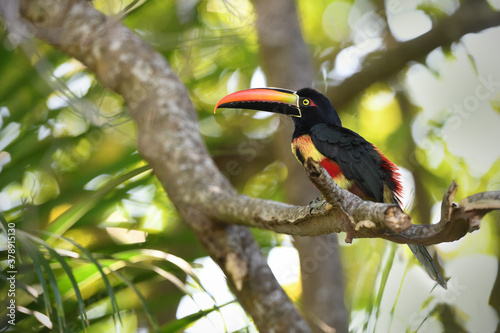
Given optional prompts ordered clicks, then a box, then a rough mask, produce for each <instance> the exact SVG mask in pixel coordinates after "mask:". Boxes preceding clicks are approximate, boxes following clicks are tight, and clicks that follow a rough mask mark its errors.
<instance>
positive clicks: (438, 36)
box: [327, 0, 500, 108]
mask: <svg viewBox="0 0 500 333" xmlns="http://www.w3.org/2000/svg"><path fill="white" fill-rule="evenodd" d="M471 13H474V14H471ZM499 25H500V12H497V11H495V10H493V9H492V8H491V7H490V5H489V4H488V3H487V2H486V1H484V0H475V1H466V2H463V3H462V4H461V6H460V7H459V8H458V9H457V11H456V12H455V13H454V14H452V15H450V16H448V17H446V18H443V19H442V20H440V21H439V22H438V23H437V24H436V25H435V27H433V28H432V29H431V30H430V31H428V32H426V33H425V34H423V35H421V36H419V37H417V38H415V39H412V40H409V41H407V42H401V43H399V44H397V45H395V46H394V47H393V48H391V49H389V50H387V51H384V52H381V51H375V52H374V53H373V54H371V55H368V56H367V61H365V65H364V67H363V69H361V70H360V71H359V72H357V73H355V74H353V75H351V76H350V77H348V78H346V79H345V80H344V81H342V83H340V84H339V85H337V86H335V85H333V86H329V87H328V92H327V97H328V98H329V99H330V100H331V101H333V104H334V106H335V107H336V108H341V107H343V106H344V105H345V104H347V103H348V102H350V101H351V100H352V99H353V98H354V97H356V96H357V95H358V94H359V93H361V92H362V91H363V90H365V89H366V88H368V87H369V86H370V85H372V84H373V83H375V82H378V81H381V80H384V79H387V78H389V77H390V76H392V75H394V74H396V73H398V72H399V71H401V70H402V69H403V68H404V67H405V66H406V64H408V62H410V61H418V60H422V59H423V58H424V57H425V56H426V55H427V54H429V53H430V52H431V51H432V50H434V49H436V48H438V47H440V46H443V45H449V44H451V43H453V42H454V41H457V40H459V39H460V38H462V37H463V36H464V35H466V34H468V33H475V32H479V31H482V30H485V29H488V28H491V27H496V26H499Z"/></svg>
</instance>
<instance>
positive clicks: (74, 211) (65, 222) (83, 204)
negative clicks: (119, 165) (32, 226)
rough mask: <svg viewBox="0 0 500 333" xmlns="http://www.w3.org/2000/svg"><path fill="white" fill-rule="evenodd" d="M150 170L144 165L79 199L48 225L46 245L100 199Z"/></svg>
mask: <svg viewBox="0 0 500 333" xmlns="http://www.w3.org/2000/svg"><path fill="white" fill-rule="evenodd" d="M150 168H151V167H150V166H149V165H145V166H142V167H139V168H137V169H134V170H132V171H129V172H127V173H125V174H123V175H121V176H118V177H116V178H114V179H112V180H110V181H109V182H107V183H106V185H104V186H103V187H102V188H101V189H99V190H97V191H95V192H93V193H92V194H90V195H88V196H87V197H85V198H83V199H81V200H80V201H79V202H78V203H76V204H75V205H73V206H72V207H71V208H70V209H68V210H67V211H65V212H64V213H63V214H61V215H60V216H59V217H57V218H56V219H55V220H54V221H52V222H51V223H50V224H49V225H48V227H47V229H46V231H47V232H48V234H47V235H48V236H47V238H46V241H47V243H49V244H50V243H51V242H53V241H54V239H55V236H56V235H62V234H63V233H64V232H66V231H67V230H68V229H69V228H71V227H72V226H73V225H74V224H75V223H76V222H77V221H78V220H79V219H80V218H81V217H82V216H84V215H85V214H86V213H87V212H88V211H90V210H91V209H92V208H93V207H94V206H95V205H96V204H97V203H98V202H99V201H100V200H101V199H102V198H104V197H105V196H106V195H107V194H108V193H110V192H111V191H113V190H114V189H115V188H116V187H117V186H118V185H120V184H122V183H123V182H125V181H127V180H129V179H131V178H133V177H135V176H137V175H139V174H141V173H143V172H145V171H147V170H149V169H150Z"/></svg>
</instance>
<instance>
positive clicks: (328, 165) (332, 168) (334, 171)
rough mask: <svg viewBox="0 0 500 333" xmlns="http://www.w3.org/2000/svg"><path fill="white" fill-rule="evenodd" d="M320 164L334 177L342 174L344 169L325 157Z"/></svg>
mask: <svg viewBox="0 0 500 333" xmlns="http://www.w3.org/2000/svg"><path fill="white" fill-rule="evenodd" d="M320 164H321V166H322V167H323V168H325V170H326V172H328V174H329V175H330V177H332V178H333V179H335V178H336V177H338V176H340V175H342V170H340V167H339V165H338V164H337V163H335V162H334V161H332V160H331V159H329V158H325V159H324V160H322V161H321V162H320Z"/></svg>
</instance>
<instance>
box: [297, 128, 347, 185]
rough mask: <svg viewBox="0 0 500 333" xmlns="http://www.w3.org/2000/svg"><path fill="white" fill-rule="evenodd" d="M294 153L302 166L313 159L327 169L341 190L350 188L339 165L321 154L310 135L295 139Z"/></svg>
mask: <svg viewBox="0 0 500 333" xmlns="http://www.w3.org/2000/svg"><path fill="white" fill-rule="evenodd" d="M292 151H293V153H294V155H295V157H296V158H297V160H298V161H299V162H300V163H301V164H302V165H304V164H305V162H306V161H307V159H309V158H312V159H313V160H314V161H316V162H319V163H320V164H321V166H322V167H323V168H325V170H326V171H327V172H328V174H329V175H330V177H332V178H333V180H335V182H336V183H337V184H338V185H339V186H340V187H341V188H345V189H347V188H349V186H350V183H351V182H350V181H348V180H347V179H346V178H345V177H344V174H343V173H342V170H341V169H340V167H339V165H338V164H337V163H335V162H334V161H333V160H331V159H329V158H327V157H326V156H325V155H323V154H322V153H320V152H319V151H318V149H316V147H315V146H314V143H313V142H312V140H311V137H310V136H309V135H302V136H299V137H298V138H295V139H293V141H292Z"/></svg>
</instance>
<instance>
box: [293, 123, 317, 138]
mask: <svg viewBox="0 0 500 333" xmlns="http://www.w3.org/2000/svg"><path fill="white" fill-rule="evenodd" d="M293 120H294V124H295V130H294V131H293V135H292V140H293V139H296V138H298V137H299V136H302V135H304V134H310V133H311V127H312V126H310V125H308V124H307V123H305V122H303V121H300V120H298V119H295V118H294V119H293Z"/></svg>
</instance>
